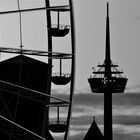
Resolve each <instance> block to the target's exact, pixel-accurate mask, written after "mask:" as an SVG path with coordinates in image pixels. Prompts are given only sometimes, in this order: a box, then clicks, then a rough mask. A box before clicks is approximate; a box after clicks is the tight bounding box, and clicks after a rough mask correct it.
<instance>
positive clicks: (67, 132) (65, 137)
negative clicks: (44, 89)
mask: <svg viewBox="0 0 140 140" xmlns="http://www.w3.org/2000/svg"><path fill="white" fill-rule="evenodd" d="M69 5H70V19H71V20H70V22H71V49H72V59H71V60H72V65H71V87H70V98H69V101H70V104H69V110H68V117H67V130H66V133H65V136H64V140H67V138H68V134H69V126H70V118H71V112H72V101H73V94H74V85H75V22H74V11H73V1H72V0H69Z"/></svg>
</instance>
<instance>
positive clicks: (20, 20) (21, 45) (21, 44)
mask: <svg viewBox="0 0 140 140" xmlns="http://www.w3.org/2000/svg"><path fill="white" fill-rule="evenodd" d="M17 5H18V10H19V11H20V10H21V9H20V3H19V0H17ZM19 24H20V25H19V26H20V27H19V28H20V48H21V50H22V47H23V43H22V17H21V12H19Z"/></svg>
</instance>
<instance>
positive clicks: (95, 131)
mask: <svg viewBox="0 0 140 140" xmlns="http://www.w3.org/2000/svg"><path fill="white" fill-rule="evenodd" d="M83 140H104V137H103V135H102V133H101V131H100V129H99V128H98V126H97V124H96V122H95V120H93V122H92V124H91V126H90V128H89V130H88V132H87V134H86V135H85V137H84V139H83Z"/></svg>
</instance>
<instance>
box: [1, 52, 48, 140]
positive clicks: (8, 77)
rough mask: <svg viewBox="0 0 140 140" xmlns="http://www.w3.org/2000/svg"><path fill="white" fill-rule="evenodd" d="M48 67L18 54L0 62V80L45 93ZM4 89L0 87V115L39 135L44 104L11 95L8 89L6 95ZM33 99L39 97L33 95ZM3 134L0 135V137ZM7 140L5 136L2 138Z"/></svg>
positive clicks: (45, 100) (10, 90)
mask: <svg viewBox="0 0 140 140" xmlns="http://www.w3.org/2000/svg"><path fill="white" fill-rule="evenodd" d="M48 67H49V66H48V64H46V63H44V62H41V61H38V60H35V59H33V58H30V57H27V56H24V55H18V56H15V57H12V58H10V59H7V60H4V61H1V62H0V80H2V81H5V82H9V83H12V84H15V85H20V86H22V87H26V88H29V89H32V90H36V91H39V92H43V93H46V87H47V77H48V75H47V72H48ZM6 86H7V85H6ZM5 88H8V87H4V86H3V87H1V88H0V112H1V115H2V116H4V117H6V118H7V119H9V120H12V121H13V120H15V122H16V123H17V124H19V125H21V126H23V127H25V128H27V129H29V130H30V131H32V132H34V133H36V134H38V135H41V130H42V125H43V118H44V110H45V105H44V104H42V103H38V102H36V101H34V100H31V99H30V98H24V97H22V96H20V94H19V95H18V91H17V93H16V94H15V93H14V91H12V89H9V92H8V91H7V90H5ZM12 92H13V94H12ZM19 92H20V91H19ZM46 94H47V93H46ZM33 96H35V97H36V96H37V97H38V98H39V96H38V95H36V94H34V95H33ZM47 100H48V101H49V98H47V99H45V98H44V102H46V104H47ZM17 104H18V106H17ZM5 105H6V106H5ZM23 116H24V117H23ZM47 131H48V130H46V132H47ZM48 133H49V132H48ZM4 135H5V134H4ZM4 135H3V133H0V137H2V136H4ZM7 137H8V136H6V135H5V137H4V138H5V139H6V138H7ZM4 138H3V139H4ZM12 140H13V139H12Z"/></svg>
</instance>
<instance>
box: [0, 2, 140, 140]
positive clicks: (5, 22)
mask: <svg viewBox="0 0 140 140" xmlns="http://www.w3.org/2000/svg"><path fill="white" fill-rule="evenodd" d="M20 2H21V5H22V6H21V7H22V8H30V7H39V6H44V0H20ZM53 2H54V3H53ZM59 2H62V3H63V2H64V0H60V1H59ZM106 2H107V1H106V0H74V15H75V26H76V29H75V32H76V77H75V78H76V86H75V88H76V93H77V94H75V96H74V106H73V119H72V125H71V131H70V140H75V139H76V140H81V139H82V138H83V136H84V135H85V133H86V132H87V130H88V128H89V126H90V124H91V122H92V117H93V115H95V116H96V122H97V123H98V125H99V127H100V129H101V130H102V132H103V96H101V95H96V94H91V91H90V88H89V85H88V82H87V78H88V77H89V75H90V74H91V72H92V69H91V68H92V67H95V66H96V65H97V64H98V62H103V60H104V51H105V50H104V49H105V31H106V29H105V27H106V25H105V22H106ZM109 2H110V5H109V6H110V13H109V15H110V34H111V57H112V61H113V62H117V63H118V64H119V65H120V68H122V69H123V70H124V74H125V75H126V76H127V77H128V84H127V89H126V93H125V94H119V95H115V96H114V97H113V98H114V99H115V100H113V120H114V140H122V139H123V140H126V139H127V140H132V139H133V140H138V139H140V134H139V132H140V121H139V120H140V111H139V110H140V102H139V98H140V95H139V91H140V89H139V87H140V74H139V72H140V66H139V60H140V55H139V53H140V1H139V0H110V1H109ZM52 4H56V2H55V0H52ZM12 9H17V3H16V0H0V11H3V10H12ZM55 17H56V15H55V14H54V15H53V22H54V23H55V22H56V21H55ZM61 20H62V23H66V24H68V23H69V19H68V15H67V14H66V15H62V17H61ZM46 27H47V25H46V19H45V12H44V11H40V12H32V13H30V14H27V13H25V14H22V28H23V45H24V48H25V49H37V50H39V49H41V50H47V41H46V38H47V36H46V35H47V31H46ZM69 37H70V35H68V36H67V37H65V39H64V40H66V41H64V42H63V44H62V42H61V41H60V40H59V39H54V40H53V41H54V42H53V49H54V50H55V51H58V50H64V51H67V50H68V51H70V50H69V48H68V47H69V45H67V44H68V42H69ZM19 45H20V41H19V20H18V15H17V14H14V15H6V16H3V15H1V16H0V46H4V47H14V48H18V47H19ZM5 57H9V56H7V55H3V54H2V55H1V58H2V59H3V58H5ZM39 59H42V58H39ZM44 61H45V60H44ZM66 67H68V68H69V66H68V65H67V64H66V66H65V68H66ZM68 68H66V70H64V71H67V69H68ZM56 70H57V68H56ZM57 88H59V87H57ZM57 92H58V90H57ZM65 92H66V91H65ZM55 93H56V91H54V94H55ZM60 93H61V94H59V95H58V96H62V97H65V96H67V95H65V94H62V93H63V92H62V91H61V92H60ZM52 112H53V111H52ZM62 112H64V110H63V111H62ZM59 138H61V135H60V136H59Z"/></svg>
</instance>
